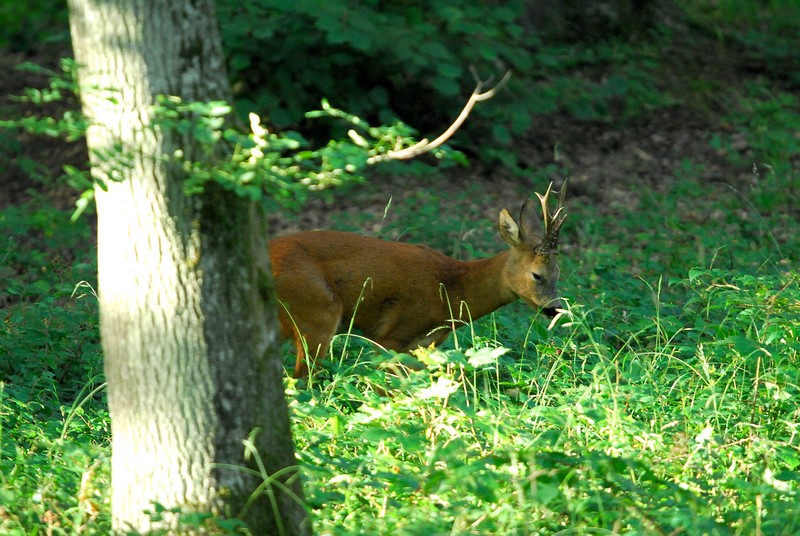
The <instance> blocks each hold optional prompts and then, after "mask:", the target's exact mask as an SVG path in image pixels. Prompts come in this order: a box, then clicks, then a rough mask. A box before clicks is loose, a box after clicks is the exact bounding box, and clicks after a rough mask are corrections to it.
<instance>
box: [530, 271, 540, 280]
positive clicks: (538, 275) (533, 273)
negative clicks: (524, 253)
mask: <svg viewBox="0 0 800 536" xmlns="http://www.w3.org/2000/svg"><path fill="white" fill-rule="evenodd" d="M531 277H532V278H533V280H534V281H541V280H542V276H541V274H537V273H536V272H531Z"/></svg>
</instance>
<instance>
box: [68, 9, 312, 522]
mask: <svg viewBox="0 0 800 536" xmlns="http://www.w3.org/2000/svg"><path fill="white" fill-rule="evenodd" d="M69 8H70V24H71V31H72V39H73V47H74V51H75V58H76V60H77V62H78V63H79V64H80V65H81V66H82V67H81V68H80V70H79V78H80V83H81V87H82V101H83V109H84V113H85V114H86V115H87V117H89V119H90V120H91V126H90V128H89V131H88V133H87V144H88V146H89V149H90V153H91V158H92V167H93V173H94V176H95V178H96V179H98V180H100V181H102V182H103V183H104V184H105V185H106V187H107V191H104V190H103V189H102V188H97V189H96V200H97V212H98V270H99V275H98V280H99V297H100V321H101V335H102V339H103V350H104V358H105V370H106V377H107V380H108V400H109V409H110V413H111V429H112V440H113V446H112V449H113V451H112V452H113V453H112V515H113V523H114V528H115V529H116V530H127V529H134V530H137V531H140V532H147V531H150V530H153V529H156V528H172V529H175V525H174V523H175V519H170V518H166V519H165V520H164V521H162V522H160V523H152V522H151V520H150V518H149V516H147V515H146V514H145V513H144V511H145V510H152V509H153V503H154V502H157V503H160V504H161V505H163V506H165V507H167V508H173V507H180V508H182V509H183V510H184V511H192V512H195V511H199V512H207V513H212V514H222V515H229V516H239V517H242V518H243V519H244V520H245V521H247V522H248V523H249V525H250V527H251V530H252V531H253V533H254V534H307V533H309V532H310V526H309V525H308V519H307V516H306V512H305V509H304V507H303V505H302V489H301V486H300V480H299V476H298V475H297V474H296V472H295V471H291V470H290V471H288V472H286V471H284V473H287V474H289V475H290V476H289V477H288V478H287V477H286V476H284V477H282V478H281V480H280V482H281V483H282V485H283V486H285V487H273V488H272V489H271V490H266V491H267V492H274V494H275V499H274V500H275V502H271V500H270V497H269V495H270V494H269V493H267V492H265V491H264V490H263V489H262V492H261V493H260V494H256V495H254V496H253V497H254V498H255V501H254V502H252V503H251V502H249V499H251V494H252V493H253V492H254V491H256V489H257V487H258V486H259V485H260V484H262V483H263V482H264V478H262V477H261V476H254V475H253V474H252V471H248V469H255V468H257V467H258V465H257V464H256V463H255V460H254V459H253V457H252V456H250V457H249V458H247V457H246V456H245V448H244V442H245V440H247V439H248V438H252V439H253V444H254V446H255V448H256V449H257V452H258V455H259V456H260V457H261V461H262V462H263V464H264V466H265V467H266V469H267V472H268V473H269V474H268V475H264V476H265V477H269V476H271V475H272V474H274V473H277V472H280V471H283V470H284V469H286V468H292V467H294V466H295V465H296V460H295V457H294V446H293V443H292V438H291V431H290V427H289V417H288V409H287V405H286V401H285V398H284V393H283V383H282V374H283V371H282V367H281V363H280V359H279V356H278V340H277V334H278V332H277V322H276V309H275V307H274V303H273V298H272V295H271V287H270V276H269V269H268V255H267V237H266V224H265V220H264V217H263V214H262V212H261V210H260V208H259V207H258V206H256V205H255V204H253V203H252V202H249V201H246V200H243V199H238V198H236V197H235V196H234V195H233V194H231V193H229V192H227V191H224V190H223V189H222V188H218V187H213V186H211V187H209V188H208V189H207V191H206V193H205V194H202V195H199V196H194V197H186V196H184V195H183V192H182V181H183V180H184V179H185V177H184V176H183V174H182V171H181V168H180V166H178V165H175V164H173V163H170V158H169V157H170V156H171V155H173V154H174V152H175V150H176V149H180V150H182V151H183V152H184V154H186V155H187V156H189V157H192V156H196V157H198V158H199V154H195V153H197V151H196V150H195V147H194V146H193V142H192V140H191V139H189V138H183V139H182V138H180V137H178V136H177V135H175V134H174V133H172V132H170V131H167V130H165V129H157V128H153V127H152V126H151V125H150V122H151V120H152V117H151V111H150V110H151V109H150V106H151V105H152V104H153V103H154V98H155V96H156V95H159V94H168V95H177V96H180V97H181V98H182V99H184V101H187V102H188V101H208V100H215V99H221V100H228V101H229V100H230V99H229V91H228V83H227V79H226V75H225V69H224V59H223V56H222V50H221V39H220V37H219V34H218V30H217V26H216V20H215V15H214V9H213V4H212V3H211V0H197V1H170V0H136V1H130V0H102V1H100V0H69ZM108 97H113V98H108ZM292 475H293V476H292ZM282 489H285V490H286V491H281V490H282ZM180 530H183V531H185V528H183V529H180Z"/></svg>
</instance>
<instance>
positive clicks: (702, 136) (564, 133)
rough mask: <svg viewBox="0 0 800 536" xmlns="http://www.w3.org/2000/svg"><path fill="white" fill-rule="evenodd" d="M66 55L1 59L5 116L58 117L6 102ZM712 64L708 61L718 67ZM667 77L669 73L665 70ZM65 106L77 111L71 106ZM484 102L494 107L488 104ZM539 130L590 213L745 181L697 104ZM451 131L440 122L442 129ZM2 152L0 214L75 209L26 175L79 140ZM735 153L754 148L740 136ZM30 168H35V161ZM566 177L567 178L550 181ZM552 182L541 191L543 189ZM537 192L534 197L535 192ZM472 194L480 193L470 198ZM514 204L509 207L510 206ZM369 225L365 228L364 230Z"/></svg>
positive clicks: (51, 167)
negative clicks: (29, 67)
mask: <svg viewBox="0 0 800 536" xmlns="http://www.w3.org/2000/svg"><path fill="white" fill-rule="evenodd" d="M67 52H68V50H64V47H63V46H62V47H61V48H59V47H53V48H49V49H44V50H42V51H41V52H39V53H38V54H37V55H36V56H33V57H25V56H23V55H21V54H8V53H6V54H0V69H2V70H3V72H5V73H8V74H7V75H5V76H3V77H2V78H0V117H14V116H16V117H19V116H20V115H31V114H37V113H39V114H40V113H42V112H44V113H49V114H53V115H57V116H58V115H60V114H61V112H62V110H63V108H64V106H65V105H64V104H55V105H49V106H47V107H45V108H44V109H42V108H36V107H32V106H30V105H27V104H25V103H20V102H18V101H16V100H13V99H12V98H11V97H10V96H12V95H20V94H22V93H23V90H24V89H25V88H26V87H41V86H42V85H43V84H45V83H46V78H45V77H44V76H43V75H41V74H37V73H30V72H20V71H15V70H14V66H15V65H17V64H19V63H21V62H23V61H31V62H34V63H37V64H40V65H43V66H45V67H48V68H50V69H53V70H58V58H59V57H60V56H62V55H64V54H65V53H67ZM712 60H713V58H709V60H708V61H712ZM720 65H723V66H724V72H721V73H720V78H722V79H723V80H724V81H725V83H728V84H743V83H744V81H745V80H746V79H747V78H748V77H750V76H752V75H753V73H752V69H751V67H750V66H740V65H737V64H736V63H735V62H731V61H727V62H718V63H717V64H715V68H716V69H717V70H719V66H720ZM664 76H665V77H666V76H671V74H670V73H669V72H665V74H664ZM66 105H67V106H73V107H77V103H75V102H67V103H66ZM482 105H491V101H489V103H485V104H482ZM538 121H539V122H538V125H537V126H536V128H535V132H533V133H532V134H531V135H530V136H528V137H527V138H526V139H520V140H517V141H516V142H515V145H516V150H517V154H518V155H520V160H521V161H522V162H523V163H524V164H525V165H526V166H528V167H530V168H531V169H542V168H544V167H546V166H547V165H549V164H553V163H555V164H557V165H558V166H560V167H561V168H566V169H569V170H570V198H571V199H575V198H580V203H581V204H582V205H584V206H590V207H593V210H598V211H601V210H624V209H625V208H626V207H628V208H629V207H634V206H638V201H639V192H642V191H645V189H647V190H650V191H661V190H663V189H664V188H665V187H666V186H668V185H669V183H670V181H672V180H674V177H675V172H676V170H678V169H680V167H681V164H682V162H684V161H691V162H693V163H695V164H700V165H701V166H702V167H701V169H702V171H701V176H700V179H699V180H702V181H714V182H726V183H731V182H735V183H740V184H741V183H743V182H746V181H748V180H749V177H748V175H749V173H748V172H747V171H746V170H741V169H734V168H732V167H731V166H730V165H729V164H728V163H727V161H726V158H725V155H724V154H722V153H721V152H719V151H716V150H714V149H713V148H712V147H711V146H710V145H709V140H710V138H711V136H712V132H714V131H720V130H721V129H724V128H725V126H724V124H722V123H721V121H720V119H719V117H718V116H717V114H716V113H715V112H713V111H708V110H702V111H698V109H697V108H696V107H694V108H692V107H687V106H678V105H676V106H673V107H670V108H661V109H657V110H656V111H653V112H651V113H648V114H645V115H642V116H641V117H639V118H637V119H635V120H633V121H629V122H626V123H625V124H624V125H623V126H616V125H613V124H608V123H603V122H585V121H581V122H579V121H575V120H574V119H571V118H569V117H566V116H563V115H551V116H548V117H542V118H540V119H539V120H538ZM444 127H446V125H443V128H444ZM3 136H4V138H5V139H3V140H2V148H3V149H4V150H3V151H0V153H7V154H10V155H11V157H10V159H9V158H8V157H7V156H3V155H2V154H0V166H2V174H0V209H2V208H4V207H6V206H9V205H14V204H19V203H21V202H23V201H25V200H26V199H28V198H29V197H30V196H31V192H33V191H36V192H40V193H44V194H45V195H47V196H48V197H49V198H50V199H51V200H52V202H53V204H54V205H55V206H58V207H61V208H70V207H72V206H74V202H75V199H76V198H77V196H78V194H77V192H75V191H74V190H72V189H70V188H69V187H67V186H65V185H64V184H54V183H53V182H52V181H45V182H41V181H37V180H33V179H31V178H30V176H29V175H30V174H29V171H30V170H31V169H34V171H35V173H34V174H36V175H40V176H42V177H55V176H58V175H60V173H61V169H62V167H63V166H64V165H67V164H68V165H73V166H76V167H84V166H85V162H86V160H87V157H86V149H85V146H84V145H83V144H82V143H81V142H74V143H66V142H64V141H61V140H58V139H53V138H45V137H41V136H32V135H29V134H24V133H23V134H20V135H18V136H17V137H16V138H13V139H12V138H10V137H9V135H8V132H3ZM736 150H739V151H743V152H747V151H748V150H749V149H748V147H747V144H746V142H744V140H742V142H741V143H740V144H738V145H737V146H736ZM33 162H36V163H35V164H33ZM553 179H555V180H557V181H560V180H561V179H563V177H553ZM436 181H439V184H441V188H443V189H447V190H448V192H449V193H450V194H452V195H446V196H442V197H443V198H445V200H446V199H448V198H449V199H453V200H461V202H463V200H464V199H470V197H469V194H465V195H457V193H458V191H460V190H463V191H464V192H475V191H481V192H486V195H485V196H481V199H480V203H481V204H482V205H485V207H481V208H480V209H479V210H481V211H483V210H485V211H487V214H490V213H493V214H496V211H497V210H498V208H501V207H498V206H497V204H502V205H504V206H505V205H510V207H513V206H519V204H518V203H519V197H520V190H521V185H520V181H519V179H517V178H514V177H511V176H509V175H508V174H507V173H506V172H504V171H503V170H502V169H500V168H496V169H491V168H488V167H486V166H481V165H477V166H473V167H470V168H467V169H464V168H460V169H455V170H451V171H448V172H446V173H443V174H442V175H441V176H440V177H438V178H436ZM435 184H436V183H432V182H431V178H430V177H427V178H419V177H417V178H415V177H409V178H403V179H397V180H394V179H393V180H392V181H391V183H389V182H386V183H383V184H382V183H381V182H380V181H373V182H372V183H371V184H370V185H369V191H370V193H369V194H368V195H366V196H364V195H359V196H358V199H353V198H351V197H348V196H336V198H335V200H333V201H322V200H315V201H312V202H311V203H309V205H308V207H306V208H305V209H304V210H303V211H302V215H301V216H300V217H299V218H298V217H293V218H284V217H282V216H281V215H280V214H277V215H273V217H272V218H271V225H272V232H273V233H275V234H284V233H286V232H290V231H294V230H301V229H311V228H321V227H326V226H327V222H328V220H329V217H330V216H331V214H333V213H338V214H340V215H341V214H342V213H345V214H346V213H349V212H351V211H353V212H356V211H358V212H360V213H363V212H365V211H370V212H374V214H375V220H376V221H377V220H379V219H380V214H382V212H383V211H384V208H385V206H386V202H387V200H388V198H389V196H390V195H393V196H394V202H395V203H397V202H403V197H404V194H407V193H408V192H414V191H416V190H417V189H420V188H431V187H432V185H434V187H436V186H435ZM545 187H546V184H544V181H543V184H542V185H541V187H540V186H539V185H536V186H535V188H536V189H537V190H541V189H543V188H545ZM531 194H532V192H531ZM473 197H474V196H473ZM510 207H509V208H510ZM368 231H369V230H368V229H365V232H368Z"/></svg>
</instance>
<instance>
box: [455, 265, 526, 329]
mask: <svg viewBox="0 0 800 536" xmlns="http://www.w3.org/2000/svg"><path fill="white" fill-rule="evenodd" d="M509 253H510V252H509V251H504V252H503V253H500V254H498V255H495V256H494V257H489V258H487V259H480V260H476V261H469V262H459V263H458V265H457V268H456V270H454V272H455V273H454V277H453V278H452V281H451V284H447V283H445V286H446V287H447V290H448V293H449V296H448V297H449V299H450V302H451V306H452V308H453V313H454V314H455V315H456V316H460V317H461V318H462V319H463V320H469V319H470V318H471V319H472V320H477V319H478V318H480V317H482V316H485V315H487V314H489V313H491V312H492V311H494V310H496V309H499V308H500V307H502V306H503V305H506V304H509V303H511V302H513V301H515V300H516V299H517V296H516V294H514V293H513V292H512V291H511V290H510V289H509V288H508V286H507V285H506V284H505V283H504V278H503V269H504V268H505V265H506V262H507V261H508V255H509ZM462 302H464V303H466V305H467V308H463V307H462Z"/></svg>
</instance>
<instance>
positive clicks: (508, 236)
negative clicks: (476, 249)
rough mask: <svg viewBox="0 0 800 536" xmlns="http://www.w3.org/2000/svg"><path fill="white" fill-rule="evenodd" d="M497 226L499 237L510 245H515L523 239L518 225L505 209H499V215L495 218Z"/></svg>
mask: <svg viewBox="0 0 800 536" xmlns="http://www.w3.org/2000/svg"><path fill="white" fill-rule="evenodd" d="M497 226H498V229H499V230H500V238H502V239H503V241H504V242H505V243H506V244H508V245H509V246H511V247H517V246H519V245H520V244H522V242H523V241H524V240H523V238H522V233H521V232H520V229H519V225H517V222H515V221H514V218H512V217H511V214H509V213H508V211H507V210H506V209H503V210H501V211H500V217H499V218H498V220H497Z"/></svg>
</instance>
